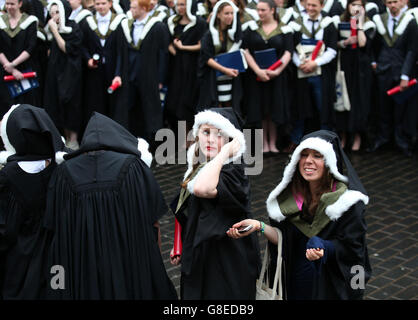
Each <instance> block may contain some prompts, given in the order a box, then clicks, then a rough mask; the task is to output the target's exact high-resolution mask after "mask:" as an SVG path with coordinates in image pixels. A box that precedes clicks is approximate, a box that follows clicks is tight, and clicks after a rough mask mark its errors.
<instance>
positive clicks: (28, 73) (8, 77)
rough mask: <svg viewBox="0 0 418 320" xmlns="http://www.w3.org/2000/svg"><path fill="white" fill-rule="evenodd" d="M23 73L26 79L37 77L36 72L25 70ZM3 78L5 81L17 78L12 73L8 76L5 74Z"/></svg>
mask: <svg viewBox="0 0 418 320" xmlns="http://www.w3.org/2000/svg"><path fill="white" fill-rule="evenodd" d="M22 75H23V78H24V79H28V78H35V77H36V72H25V73H22ZM3 80H4V81H14V80H16V78H15V77H14V76H12V75H8V76H4V77H3Z"/></svg>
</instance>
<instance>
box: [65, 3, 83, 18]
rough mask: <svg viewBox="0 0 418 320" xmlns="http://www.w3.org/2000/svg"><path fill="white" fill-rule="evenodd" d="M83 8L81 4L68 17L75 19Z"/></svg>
mask: <svg viewBox="0 0 418 320" xmlns="http://www.w3.org/2000/svg"><path fill="white" fill-rule="evenodd" d="M81 10H83V6H82V5H80V6H79V7H78V8H77V9H75V10H73V11H71V14H70V17H69V18H68V19H69V20H75V18H76V17H77V15H78V14H79V13H80V11H81Z"/></svg>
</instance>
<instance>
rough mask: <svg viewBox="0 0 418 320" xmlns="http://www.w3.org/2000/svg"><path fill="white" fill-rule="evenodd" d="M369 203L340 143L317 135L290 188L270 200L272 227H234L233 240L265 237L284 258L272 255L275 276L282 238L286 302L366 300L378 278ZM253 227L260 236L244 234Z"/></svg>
mask: <svg viewBox="0 0 418 320" xmlns="http://www.w3.org/2000/svg"><path fill="white" fill-rule="evenodd" d="M344 173H345V174H344ZM368 202H369V197H368V196H367V193H366V191H365V189H364V187H363V185H362V183H361V182H360V180H359V178H358V176H357V174H356V172H355V170H354V168H353V167H352V165H351V163H350V161H349V160H348V157H347V155H346V154H345V153H344V151H343V149H342V148H341V145H340V142H339V138H338V135H337V134H336V133H334V132H331V131H327V130H321V131H316V132H313V133H310V134H308V135H306V136H304V137H303V139H302V141H301V143H300V144H299V146H298V147H297V148H296V149H295V151H294V153H293V154H292V157H291V159H290V162H289V164H288V165H287V166H286V167H285V169H284V173H283V178H282V180H281V181H280V183H279V184H278V185H277V187H276V188H274V189H273V191H272V192H271V193H270V194H269V197H268V199H267V202H266V204H267V211H268V214H269V218H270V222H271V226H270V225H265V224H264V223H261V222H260V221H257V220H244V221H240V222H238V223H236V224H234V225H232V228H231V229H230V230H229V232H228V234H229V235H230V236H231V237H233V238H236V239H240V238H242V237H243V236H246V235H248V234H251V233H252V232H254V231H256V230H258V231H260V230H262V231H263V234H264V235H265V236H266V238H267V240H269V244H270V245H271V246H272V248H271V251H270V252H272V253H276V257H275V255H274V254H272V255H271V261H272V263H271V268H272V270H269V271H270V274H274V268H275V263H276V261H277V232H276V231H274V229H273V228H272V227H276V228H279V229H280V230H281V231H282V235H283V243H282V246H283V253H282V258H283V261H284V262H283V263H284V266H283V269H284V275H283V279H282V283H283V284H284V296H285V299H286V300H340V299H341V300H347V299H350V300H352V299H361V298H362V297H363V295H364V291H365V288H366V283H367V281H368V280H369V279H370V276H371V267H370V262H369V256H368V250H367V244H366V231H367V225H366V222H365V205H367V204H368ZM250 224H251V225H253V228H252V230H251V231H249V232H248V233H245V234H239V233H238V232H237V229H238V228H241V227H242V226H243V225H250ZM240 240H241V239H240ZM238 241H239V240H238ZM274 247H275V248H274ZM273 262H274V263H273Z"/></svg>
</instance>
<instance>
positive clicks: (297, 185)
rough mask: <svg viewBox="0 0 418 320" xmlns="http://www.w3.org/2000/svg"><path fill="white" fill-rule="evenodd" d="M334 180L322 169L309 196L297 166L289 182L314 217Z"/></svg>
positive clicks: (327, 170)
mask: <svg viewBox="0 0 418 320" xmlns="http://www.w3.org/2000/svg"><path fill="white" fill-rule="evenodd" d="M260 1H261V0H260ZM333 181H334V178H333V176H332V174H331V173H330V171H329V169H328V167H324V174H323V175H322V178H321V180H320V187H319V189H318V191H317V193H316V194H315V195H312V194H311V190H310V189H309V182H308V181H306V180H305V179H304V178H303V177H302V175H301V174H300V172H299V165H298V166H297V168H296V170H295V174H294V175H293V179H292V182H291V188H292V193H293V194H294V195H296V194H299V193H300V194H301V195H302V196H303V200H304V202H305V203H306V205H307V207H308V212H309V214H310V215H311V216H314V215H315V212H316V209H317V208H318V204H319V200H320V199H321V196H322V195H323V194H324V193H326V192H329V191H331V190H332V183H333Z"/></svg>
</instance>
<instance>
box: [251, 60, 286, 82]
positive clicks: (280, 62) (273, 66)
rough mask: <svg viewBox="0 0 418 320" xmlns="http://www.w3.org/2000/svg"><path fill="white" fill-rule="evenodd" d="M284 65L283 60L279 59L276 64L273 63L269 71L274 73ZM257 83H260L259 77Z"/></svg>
mask: <svg viewBox="0 0 418 320" xmlns="http://www.w3.org/2000/svg"><path fill="white" fill-rule="evenodd" d="M282 64H283V62H282V60H280V59H279V60H277V61H276V62H275V63H273V64H272V65H271V66H270V67H268V68H267V70H271V71H274V70H276V69H277V68H278V67H280V66H281V65H282ZM257 81H260V78H259V77H257Z"/></svg>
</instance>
